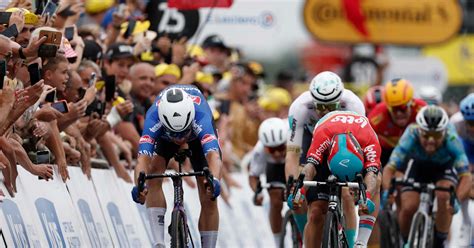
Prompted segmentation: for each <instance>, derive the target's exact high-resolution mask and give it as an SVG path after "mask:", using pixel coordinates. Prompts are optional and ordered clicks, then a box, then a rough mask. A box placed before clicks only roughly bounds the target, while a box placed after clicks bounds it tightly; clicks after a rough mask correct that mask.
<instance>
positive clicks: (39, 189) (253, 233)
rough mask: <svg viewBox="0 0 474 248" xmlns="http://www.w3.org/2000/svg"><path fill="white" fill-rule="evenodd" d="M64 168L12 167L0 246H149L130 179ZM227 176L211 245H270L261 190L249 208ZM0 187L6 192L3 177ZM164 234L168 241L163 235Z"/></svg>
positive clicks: (193, 193) (456, 224) (193, 213)
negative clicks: (65, 176) (12, 187)
mask: <svg viewBox="0 0 474 248" xmlns="http://www.w3.org/2000/svg"><path fill="white" fill-rule="evenodd" d="M68 169H69V174H70V178H71V179H70V180H68V181H67V183H66V184H64V183H62V181H61V179H60V178H59V176H58V171H57V168H55V171H54V179H53V180H50V181H48V182H46V181H44V180H38V178H37V177H36V176H33V175H31V174H29V173H28V172H27V171H25V170H24V169H23V168H22V167H18V172H19V176H18V179H17V189H18V194H17V195H16V196H15V197H14V198H11V197H9V196H6V197H5V198H4V200H3V202H1V203H0V208H1V211H0V229H1V231H2V232H1V235H2V238H1V239H0V247H94V248H95V247H151V232H150V225H149V223H148V217H147V213H146V208H145V207H144V206H142V205H139V204H135V203H134V202H133V201H132V200H131V197H130V190H131V188H132V187H133V186H132V185H131V184H128V183H125V182H124V181H123V180H121V179H119V178H118V177H117V176H116V174H115V172H114V171H113V170H110V169H93V170H92V180H88V179H87V178H86V177H85V176H84V174H83V173H82V172H81V170H80V168H77V167H69V168H68ZM233 177H234V179H235V180H236V181H238V182H240V183H241V185H242V188H233V189H232V190H231V192H230V194H231V197H230V198H229V203H228V204H227V203H225V202H224V201H223V200H222V199H221V198H219V200H218V204H219V210H220V227H219V228H220V230H219V238H218V247H274V246H275V245H274V241H273V236H272V233H271V230H270V227H269V224H268V219H267V218H268V217H267V216H268V211H269V201H268V196H266V200H265V202H264V205H263V207H254V206H253V204H252V202H251V200H252V197H253V193H252V191H251V190H250V188H249V187H248V179H247V176H246V175H244V174H235V175H233ZM163 187H164V190H165V195H166V199H167V207H168V210H167V214H166V216H165V227H167V226H168V225H169V223H170V219H171V210H172V206H173V203H172V199H173V197H172V192H173V190H172V183H171V181H170V180H168V182H166V183H165V184H164V185H163ZM0 188H1V189H2V190H3V191H4V192H7V191H6V189H5V187H4V186H3V184H0ZM184 199H185V200H184V205H185V209H186V213H187V215H188V224H189V227H190V232H191V235H192V238H193V240H194V244H195V247H197V248H198V247H200V242H199V240H200V239H199V231H198V219H199V212H200V205H199V197H198V193H197V189H195V188H190V187H189V186H188V185H186V184H184ZM473 205H474V204H471V208H470V210H471V213H472V212H474V206H473ZM283 211H286V209H284V210H283ZM471 217H472V215H471ZM462 221H463V220H462V217H461V216H460V215H459V214H458V215H457V216H455V218H454V220H453V225H452V226H453V232H452V235H453V236H452V237H455V238H453V239H452V242H451V244H450V247H461V246H464V245H466V243H465V241H461V240H460V239H457V238H456V237H458V235H460V233H459V228H460V226H461V223H462ZM473 221H474V220H473ZM166 230H167V229H166ZM165 237H166V242H167V244H169V242H170V237H169V235H165ZM459 242H463V243H459Z"/></svg>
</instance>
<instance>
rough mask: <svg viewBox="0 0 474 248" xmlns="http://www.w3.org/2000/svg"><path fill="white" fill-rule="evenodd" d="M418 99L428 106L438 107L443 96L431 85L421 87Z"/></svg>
mask: <svg viewBox="0 0 474 248" xmlns="http://www.w3.org/2000/svg"><path fill="white" fill-rule="evenodd" d="M418 95H419V97H420V98H421V99H422V100H423V101H425V102H426V103H428V104H430V105H432V104H433V105H439V104H440V103H442V102H443V94H442V93H441V91H440V90H439V89H438V88H436V87H434V86H432V85H423V86H422V87H421V88H420V90H419V91H418Z"/></svg>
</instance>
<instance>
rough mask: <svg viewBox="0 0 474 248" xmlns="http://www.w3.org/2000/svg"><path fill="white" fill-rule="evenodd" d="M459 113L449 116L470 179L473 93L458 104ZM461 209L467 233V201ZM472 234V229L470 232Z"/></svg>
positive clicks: (473, 186)
mask: <svg viewBox="0 0 474 248" xmlns="http://www.w3.org/2000/svg"><path fill="white" fill-rule="evenodd" d="M459 108H460V112H458V113H456V114H454V115H453V116H451V120H450V121H451V123H452V124H453V125H454V126H455V127H456V130H457V132H458V134H459V137H460V138H461V141H462V144H463V146H464V151H465V152H466V155H467V159H468V161H469V164H470V167H471V178H472V173H473V172H474V93H471V94H469V95H468V96H466V97H465V98H464V99H463V100H462V101H461V103H460V104H459ZM470 198H472V199H474V181H473V182H471V193H470ZM460 201H461V209H462V213H463V222H464V223H463V224H464V225H463V226H462V227H461V231H464V230H466V229H467V230H466V231H465V233H469V231H468V230H470V228H471V223H470V220H471V218H470V216H469V211H468V210H469V200H468V199H467V200H464V199H461V197H460ZM472 231H473V232H474V229H473V230H472Z"/></svg>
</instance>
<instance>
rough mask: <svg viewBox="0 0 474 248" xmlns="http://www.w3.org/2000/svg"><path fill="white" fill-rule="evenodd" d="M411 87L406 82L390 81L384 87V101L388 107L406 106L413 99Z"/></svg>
mask: <svg viewBox="0 0 474 248" xmlns="http://www.w3.org/2000/svg"><path fill="white" fill-rule="evenodd" d="M413 91H414V89H413V86H412V85H411V83H410V82H408V80H405V79H402V78H397V79H392V80H391V81H390V82H388V83H387V84H386V85H385V91H384V100H385V102H386V104H387V105H388V106H389V107H395V106H400V105H404V104H408V103H409V102H410V101H411V100H412V99H413Z"/></svg>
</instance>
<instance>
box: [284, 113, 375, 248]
mask: <svg viewBox="0 0 474 248" xmlns="http://www.w3.org/2000/svg"><path fill="white" fill-rule="evenodd" d="M379 169H380V144H379V142H378V140H377V135H376V134H375V132H374V130H373V129H372V127H371V126H370V124H369V120H368V119H367V117H365V116H363V115H359V114H356V113H354V112H350V111H334V112H331V113H329V114H327V115H325V116H324V117H323V118H322V119H321V120H320V121H319V122H318V124H317V126H316V128H315V130H314V133H313V140H312V143H311V147H310V148H309V151H308V156H307V164H306V165H305V167H304V169H303V173H304V174H305V180H314V181H325V180H326V179H327V178H328V176H329V175H330V174H333V175H335V176H337V177H338V179H339V180H341V181H354V180H355V179H356V174H358V173H361V174H362V175H363V176H364V181H365V183H366V185H367V202H366V203H363V202H361V203H360V206H359V208H360V210H361V211H360V213H361V216H360V221H359V235H358V237H357V241H356V243H355V247H366V246H367V242H368V240H369V237H370V234H371V232H372V229H373V226H374V224H375V220H376V216H377V212H378V204H379V188H380V184H381V179H382V177H381V175H379ZM304 192H306V195H305V198H306V201H307V202H308V205H309V209H308V216H309V218H310V220H309V221H308V223H307V224H306V228H305V234H304V237H305V246H306V247H320V246H321V239H322V231H323V230H322V229H323V226H324V215H325V213H326V211H327V209H328V200H329V195H328V194H329V192H328V188H327V187H324V186H318V187H310V188H309V189H307V190H306V189H304V188H303V191H302V193H303V195H304ZM341 196H342V201H343V212H344V216H345V223H346V237H347V241H348V245H349V247H353V246H354V241H355V233H356V213H355V206H354V198H353V197H352V196H351V195H350V192H349V189H347V188H343V189H342V191H341ZM289 198H292V195H291V196H290V197H289ZM292 200H293V199H288V202H289V205H290V207H291V205H292Z"/></svg>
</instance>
